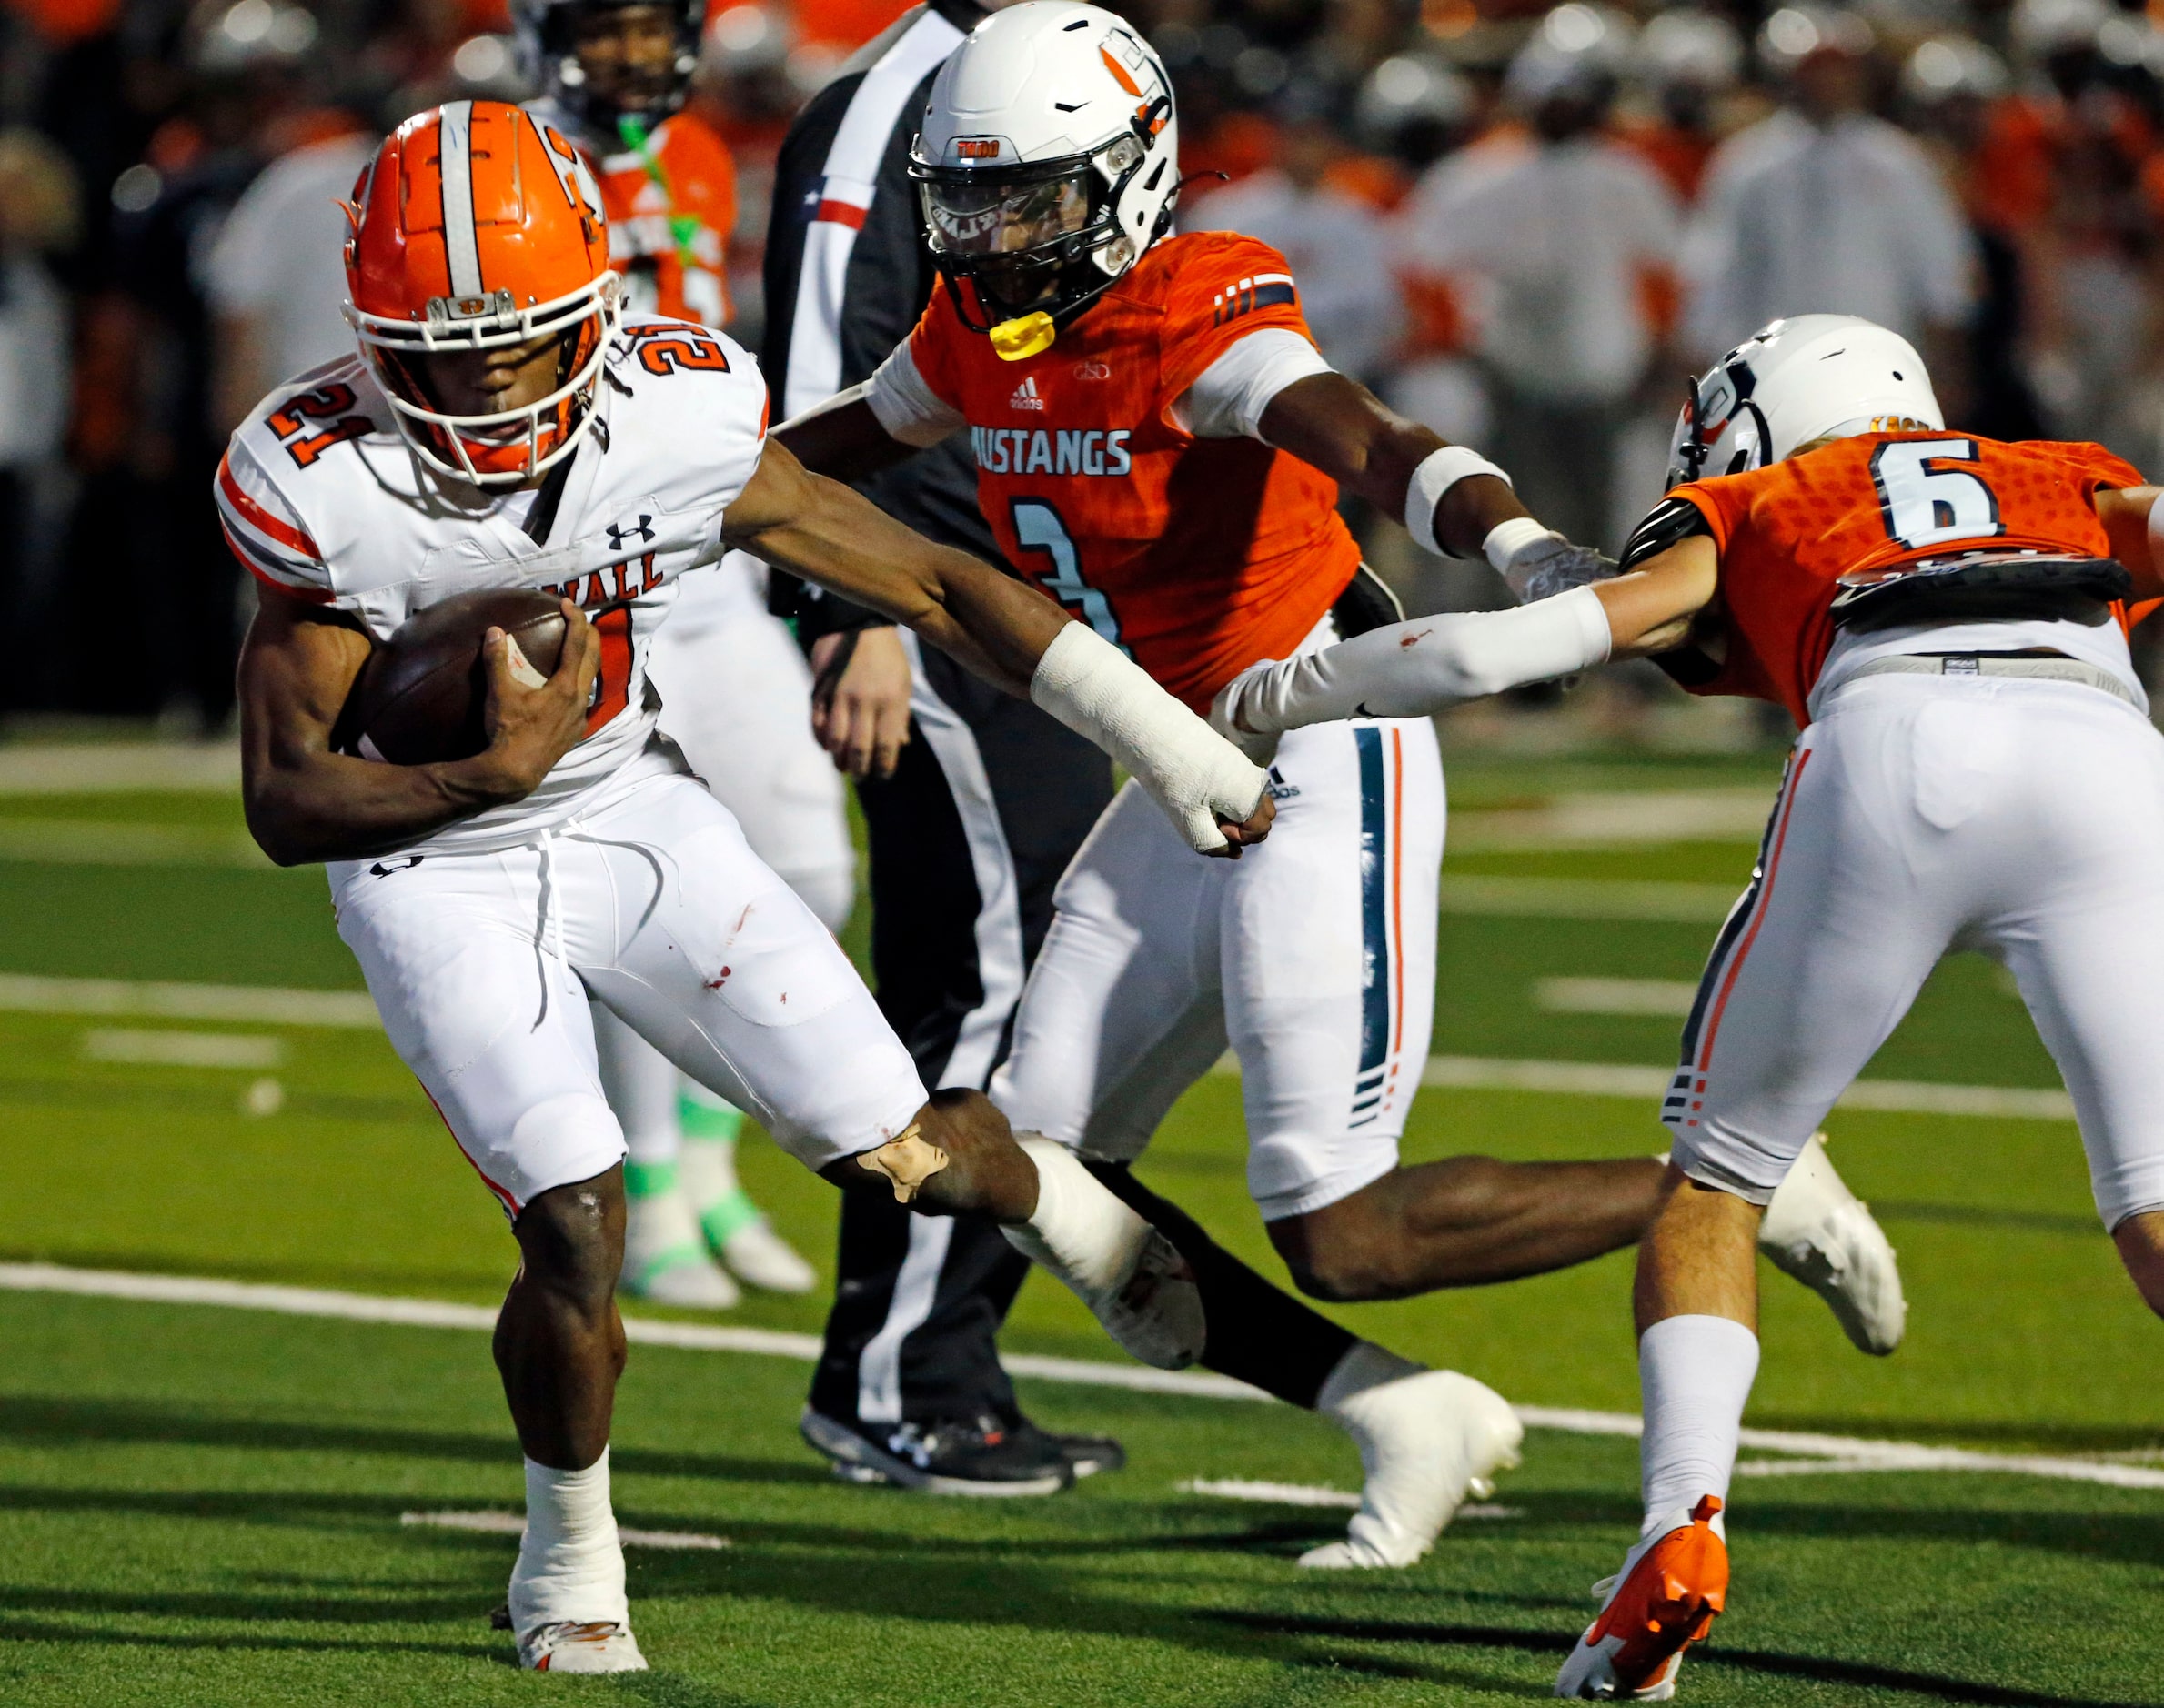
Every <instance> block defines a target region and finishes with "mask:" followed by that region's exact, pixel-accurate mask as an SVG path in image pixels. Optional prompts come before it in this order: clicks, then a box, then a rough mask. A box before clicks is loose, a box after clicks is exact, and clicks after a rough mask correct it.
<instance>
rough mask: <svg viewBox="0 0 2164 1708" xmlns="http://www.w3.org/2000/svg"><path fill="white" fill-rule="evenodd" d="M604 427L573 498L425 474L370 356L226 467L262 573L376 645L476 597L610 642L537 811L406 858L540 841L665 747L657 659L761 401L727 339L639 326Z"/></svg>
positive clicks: (236, 511) (724, 503) (253, 421)
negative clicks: (547, 596) (558, 615)
mask: <svg viewBox="0 0 2164 1708" xmlns="http://www.w3.org/2000/svg"><path fill="white" fill-rule="evenodd" d="M594 407H595V411H596V420H595V423H594V426H593V428H592V430H591V431H589V433H588V435H587V436H586V437H585V439H584V440H583V441H582V442H581V443H580V445H579V449H578V450H577V452H576V453H575V454H574V455H573V456H571V457H569V458H568V459H567V460H566V461H565V462H564V463H562V464H559V466H558V468H557V469H556V470H554V471H552V474H553V475H556V476H561V479H560V483H559V480H557V479H556V478H553V477H551V478H550V479H549V481H548V484H547V485H546V486H544V487H540V488H538V489H527V490H521V491H512V492H507V491H505V490H504V489H502V488H500V487H499V488H493V489H484V488H481V487H472V486H468V485H466V484H464V483H462V482H457V481H451V480H447V479H440V478H438V477H437V476H435V475H433V474H431V473H430V472H429V471H428V469H427V468H425V467H423V466H422V465H421V463H420V462H419V461H418V459H417V458H416V457H414V456H413V455H412V453H411V452H409V451H408V449H407V447H406V444H405V441H404V440H403V439H401V438H400V437H398V429H397V428H396V427H395V426H394V425H393V423H392V418H391V409H390V405H389V404H388V401H386V399H385V397H384V396H383V393H382V391H381V389H380V388H379V387H378V386H377V383H376V380H375V377H374V376H373V374H372V373H371V372H370V371H369V369H368V366H367V363H366V362H364V361H363V360H362V359H361V358H360V357H359V356H358V355H355V356H353V357H348V358H347V359H345V360H343V361H338V362H333V363H329V364H327V365H326V366H325V367H318V368H315V369H312V370H311V371H310V372H308V373H307V374H304V375H302V376H300V377H298V378H297V379H295V380H293V381H291V382H289V383H288V384H287V385H286V386H284V387H280V388H279V389H278V390H277V391H275V392H273V393H272V394H271V395H270V397H267V398H266V399H265V400H264V402H263V403H261V404H260V405H258V406H257V408H256V410H255V412H254V413H253V414H251V415H250V416H249V417H248V418H247V421H246V422H244V423H243V424H242V425H241V427H240V428H239V430H238V431H237V432H236V433H235V434H234V436H233V441H232V444H231V445H230V446H229V447H227V449H226V457H225V461H224V462H223V463H222V464H221V465H220V466H219V468H218V476H217V504H218V515H219V519H220V520H221V521H222V522H223V524H224V526H225V529H226V539H227V540H228V541H229V542H230V543H231V545H232V547H233V549H234V551H235V553H236V554H237V556H238V557H239V558H240V560H241V562H242V563H243V564H244V565H246V566H247V568H248V570H249V572H250V573H251V574H253V575H254V576H256V577H257V579H259V580H261V581H263V582H265V583H267V584H268V585H269V586H271V587H274V588H277V589H278V590H279V591H280V592H281V593H285V594H287V595H288V596H289V597H292V598H300V599H305V600H307V601H309V602H310V603H313V604H320V605H327V606H329V607H331V608H334V609H337V610H340V611H347V612H350V613H351V614H352V615H353V616H354V617H356V618H358V619H359V620H360V622H361V623H362V624H363V625H364V626H365V627H366V628H367V631H368V633H369V635H370V636H372V637H373V638H375V639H376V640H377V641H378V642H381V641H383V640H385V639H387V638H388V637H389V636H390V634H391V632H392V631H393V630H394V629H396V628H398V625H399V624H401V623H402V622H404V621H405V620H406V619H407V618H408V617H410V616H412V615H413V614H414V613H415V612H416V611H419V610H423V609H425V608H428V606H430V605H434V604H436V603H437V602H438V600H441V599H447V598H451V597H453V596H454V595H457V594H460V593H468V592H472V591H474V590H475V589H477V588H538V589H540V590H542V591H544V592H549V593H556V594H559V595H561V596H562V597H564V598H569V599H570V600H572V601H573V602H574V603H575V604H577V605H578V606H579V608H581V609H583V610H584V611H586V612H587V614H588V615H589V617H590V618H592V619H593V621H594V624H595V627H596V628H599V630H600V635H601V673H600V678H599V681H598V682H597V683H596V685H595V697H594V705H593V709H592V712H591V714H590V716H589V719H588V723H587V734H586V738H585V739H584V740H583V741H581V742H580V743H579V745H578V746H577V747H575V748H573V749H571V750H570V751H569V753H567V754H565V755H564V757H563V758H562V759H560V760H559V761H558V762H557V765H556V767H555V769H553V770H551V771H550V772H549V775H548V777H547V778H546V779H543V781H542V783H541V786H540V787H539V788H538V789H536V790H535V791H534V792H533V793H532V794H531V795H528V797H527V798H526V799H524V800H520V801H515V802H513V803H511V804H510V805H508V806H504V807H496V808H491V809H489V810H488V811H487V812H484V813H481V814H479V815H478V816H476V817H474V818H471V819H462V820H460V821H459V822H458V823H457V824H454V825H451V826H449V827H448V828H447V829H442V830H439V831H438V832H437V833H436V834H435V835H434V836H432V837H429V838H428V839H427V840H426V841H423V842H419V843H417V844H415V846H414V849H412V850H410V851H413V852H427V853H450V852H478V851H483V850H486V849H501V848H509V847H513V846H516V845H517V844H518V843H521V842H525V841H528V840H530V839H532V838H533V837H534V836H535V835H536V834H538V832H540V831H542V830H545V829H550V828H552V827H554V826H556V825H558V824H560V823H562V822H563V821H564V820H565V819H568V818H569V817H571V816H572V815H573V814H575V813H577V812H579V810H580V809H581V808H582V807H584V806H587V805H590V804H593V803H594V802H595V801H596V800H597V799H599V797H598V795H597V793H596V791H599V790H601V789H606V788H608V787H609V785H610V784H611V783H612V781H614V780H615V779H619V778H620V777H621V776H622V774H623V773H624V770H625V768H626V767H627V766H629V765H631V764H633V763H634V762H635V761H636V760H638V759H639V757H640V756H641V755H642V754H646V753H648V752H649V750H650V749H652V748H653V746H654V741H653V738H654V728H655V719H656V716H657V713H658V712H659V704H660V702H659V697H658V695H657V694H656V693H655V692H654V690H653V689H652V688H651V687H650V685H649V683H648V681H647V677H646V661H647V650H648V648H649V644H650V642H651V640H652V638H653V634H654V631H655V630H656V629H658V628H660V626H661V623H662V620H663V618H666V617H667V616H668V614H669V607H670V606H671V605H672V604H673V603H674V602H675V599H676V594H677V588H676V585H675V583H676V579H677V578H678V577H679V576H680V575H682V574H683V573H684V571H686V570H687V569H693V568H698V567H699V566H700V565H702V564H709V563H712V562H714V561H715V560H716V559H717V558H720V555H721V518H722V515H723V512H724V511H726V510H727V508H728V507H729V506H730V504H731V503H732V502H734V500H735V498H736V496H737V494H738V493H740V491H742V490H743V488H744V485H745V483H746V482H747V481H749V480H750V478H751V475H752V472H753V470H754V469H756V468H757V467H758V466H759V457H760V448H761V447H762V445H763V444H764V442H765V436H766V426H767V389H766V382H765V381H764V379H763V378H761V377H760V372H759V367H758V365H757V364H756V363H755V362H754V361H753V360H752V358H751V357H750V355H749V354H747V353H746V352H745V351H744V350H743V348H742V347H740V346H739V345H737V344H736V343H734V342H733V341H732V340H730V338H728V337H724V336H723V335H722V334H720V333H717V332H712V331H709V330H708V329H707V328H706V327H700V326H695V325H693V324H691V323H690V322H689V321H682V320H669V319H663V318H660V317H659V316H638V317H634V318H627V319H626V321H625V322H624V324H623V326H622V327H621V328H620V329H619V332H618V334H617V337H615V339H614V340H613V341H612V343H611V346H610V348H609V358H608V361H607V364H606V367H604V370H603V373H602V376H601V379H600V383H599V386H598V387H597V388H596V397H595V405H594ZM552 495H553V497H554V502H553V504H552V503H551V502H550V500H551V497H552ZM662 762H668V763H671V764H673V763H674V761H673V760H672V759H671V760H667V761H662ZM611 792H613V791H611Z"/></svg>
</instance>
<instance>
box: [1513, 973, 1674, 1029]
mask: <svg viewBox="0 0 2164 1708" xmlns="http://www.w3.org/2000/svg"><path fill="white" fill-rule="evenodd" d="M1697 1000H1698V981H1697V980H1696V979H1535V980H1534V981H1533V1006H1534V1007H1535V1008H1537V1009H1545V1010H1547V1011H1548V1012H1549V1013H1551V1014H1653V1015H1660V1016H1664V1017H1667V1018H1670V1019H1675V1020H1681V1019H1682V1018H1683V1017H1684V1016H1685V1015H1686V1014H1688V1013H1689V1012H1690V1011H1691V1005H1692V1004H1693V1003H1695V1002H1696V1001H1697Z"/></svg>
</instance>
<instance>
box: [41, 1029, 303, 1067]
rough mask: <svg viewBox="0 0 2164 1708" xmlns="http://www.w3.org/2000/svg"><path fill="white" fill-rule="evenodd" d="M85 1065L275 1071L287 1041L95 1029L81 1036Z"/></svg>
mask: <svg viewBox="0 0 2164 1708" xmlns="http://www.w3.org/2000/svg"><path fill="white" fill-rule="evenodd" d="M83 1059H84V1060H86V1061H121V1062H127V1063H130V1064H134V1065H145V1066H151V1067H164V1068H275V1067H277V1065H278V1064H279V1063H280V1062H281V1061H283V1060H285V1059H286V1040H284V1039H283V1038H275V1037H273V1036H271V1034H269V1033H268V1032H180V1031H162V1032H137V1031H124V1030H119V1029H117V1028H112V1027H103V1026H100V1027H94V1028H93V1029H92V1030H89V1031H86V1032H85V1033H84V1034H83Z"/></svg>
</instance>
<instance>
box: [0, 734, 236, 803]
mask: <svg viewBox="0 0 2164 1708" xmlns="http://www.w3.org/2000/svg"><path fill="white" fill-rule="evenodd" d="M239 792H240V744H239V743H238V742H237V741H233V742H207V741H206V742H180V741H174V742H151V741H136V742H113V743H83V744H79V745H71V744H68V743H65V742H60V743H54V744H49V745H43V746H37V747H32V746H28V745H24V746H21V747H15V746H8V747H0V795H113V794H138V793H156V794H160V795H171V794H191V795H237V794H238V793H239Z"/></svg>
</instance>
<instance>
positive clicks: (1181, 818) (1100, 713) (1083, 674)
mask: <svg viewBox="0 0 2164 1708" xmlns="http://www.w3.org/2000/svg"><path fill="white" fill-rule="evenodd" d="M1030 698H1032V700H1034V701H1035V702H1036V703H1037V704H1038V705H1039V706H1042V708H1044V709H1045V710H1046V711H1048V712H1050V713H1051V714H1052V716H1053V717H1054V718H1058V719H1059V720H1060V721H1061V722H1062V723H1063V724H1065V725H1066V726H1067V728H1070V729H1072V730H1073V731H1074V733H1075V734H1076V735H1078V736H1082V737H1083V738H1085V739H1087V740H1090V741H1092V742H1094V743H1096V745H1097V746H1099V747H1101V748H1102V749H1104V750H1105V752H1107V753H1109V754H1111V755H1112V758H1113V759H1117V760H1118V761H1119V762H1120V763H1121V764H1122V765H1123V766H1125V767H1126V768H1127V769H1128V770H1129V771H1130V772H1131V773H1132V775H1133V777H1134V779H1135V781H1136V782H1138V783H1140V784H1141V785H1142V788H1143V789H1146V790H1147V791H1148V792H1149V794H1150V796H1151V798H1152V799H1154V800H1155V801H1156V802H1157V804H1158V805H1159V806H1160V807H1162V808H1163V809H1164V810H1165V814H1166V816H1167V817H1168V818H1170V819H1172V821H1173V824H1175V825H1176V826H1178V827H1179V829H1180V833H1181V835H1183V837H1185V838H1186V839H1187V841H1188V845H1189V846H1190V847H1191V848H1193V849H1194V850H1195V851H1196V852H1197V853H1202V854H1207V853H1212V852H1213V851H1215V850H1216V849H1221V848H1223V847H1224V845H1225V840H1226V839H1225V835H1224V832H1223V831H1222V830H1220V829H1218V828H1217V820H1218V819H1220V818H1225V819H1231V820H1233V822H1234V823H1238V822H1240V821H1242V820H1243V819H1247V818H1249V817H1251V816H1252V815H1253V812H1254V809H1255V808H1256V807H1257V806H1258V805H1259V804H1260V803H1261V801H1262V799H1263V785H1264V784H1265V783H1267V782H1268V781H1269V779H1268V777H1267V776H1266V775H1265V774H1264V772H1263V769H1262V768H1261V767H1260V766H1258V765H1255V764H1253V763H1252V762H1251V761H1250V760H1249V759H1247V758H1246V756H1245V755H1243V753H1241V751H1240V750H1239V749H1237V748H1235V747H1233V745H1232V743H1230V742H1229V741H1227V740H1226V739H1225V738H1223V736H1221V735H1219V734H1218V733H1217V732H1216V731H1215V730H1214V729H1213V728H1210V726H1209V725H1208V724H1206V723H1204V722H1203V720H1202V719H1201V718H1198V717H1196V716H1195V715H1194V713H1193V712H1191V711H1189V710H1188V709H1187V708H1186V707H1184V706H1183V705H1182V704H1181V703H1180V702H1179V701H1178V700H1176V699H1174V698H1173V697H1172V696H1171V695H1170V694H1168V693H1166V692H1165V691H1164V689H1163V688H1160V687H1159V686H1158V685H1157V684H1156V682H1154V681H1153V680H1152V679H1151V677H1150V674H1149V672H1148V671H1146V670H1144V669H1143V668H1142V666H1140V665H1138V664H1137V663H1135V662H1134V660H1133V659H1132V658H1129V657H1128V656H1127V655H1126V654H1125V653H1123V652H1122V651H1121V650H1120V649H1119V648H1117V647H1115V646H1113V645H1112V643H1111V642H1110V641H1107V640H1105V639H1103V638H1102V637H1100V636H1099V635H1097V634H1096V633H1095V632H1094V631H1093V630H1092V628H1090V626H1089V625H1088V624H1086V623H1069V624H1068V625H1067V626H1066V627H1065V628H1062V629H1061V630H1060V632H1059V633H1058V634H1057V635H1055V636H1053V637H1052V645H1051V646H1049V647H1047V648H1045V649H1044V656H1043V657H1042V658H1040V659H1038V661H1037V670H1036V674H1035V675H1034V676H1032V678H1030Z"/></svg>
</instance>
